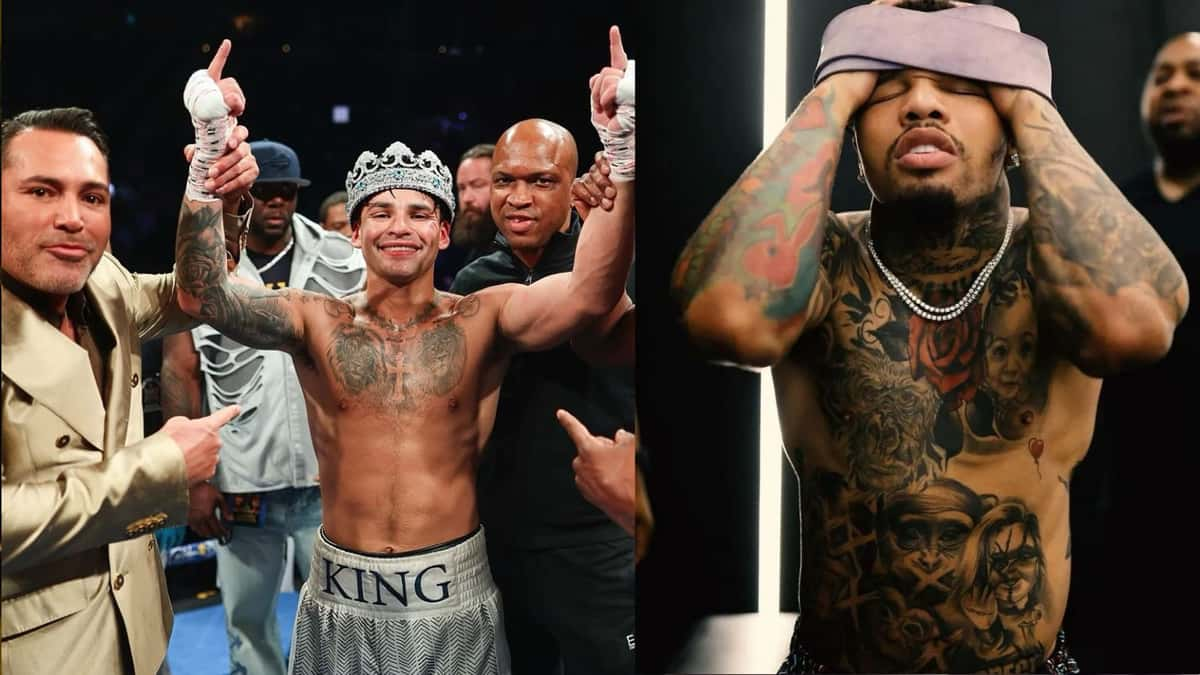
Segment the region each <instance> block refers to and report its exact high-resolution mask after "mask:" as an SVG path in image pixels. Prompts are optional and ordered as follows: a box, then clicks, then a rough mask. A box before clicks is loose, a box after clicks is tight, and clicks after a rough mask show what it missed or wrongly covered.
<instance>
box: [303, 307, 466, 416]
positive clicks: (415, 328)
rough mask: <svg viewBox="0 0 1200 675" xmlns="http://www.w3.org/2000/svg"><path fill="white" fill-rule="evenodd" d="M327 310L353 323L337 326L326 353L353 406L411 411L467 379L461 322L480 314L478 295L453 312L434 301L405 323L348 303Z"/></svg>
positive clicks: (449, 391) (337, 380)
mask: <svg viewBox="0 0 1200 675" xmlns="http://www.w3.org/2000/svg"><path fill="white" fill-rule="evenodd" d="M326 309H327V312H328V313H329V314H330V316H333V317H335V318H342V317H347V318H349V319H350V321H349V322H341V323H339V324H338V325H337V326H336V328H335V329H334V334H333V337H332V339H331V341H330V344H329V347H328V349H327V350H326V359H327V361H328V364H329V367H330V370H331V372H332V375H333V378H334V380H335V382H336V384H337V386H338V387H339V388H340V389H341V391H342V393H343V394H344V395H345V396H346V398H347V399H349V402H350V403H354V404H361V405H365V406H368V407H370V408H373V409H378V410H385V411H386V410H391V411H396V412H411V411H413V410H417V409H419V408H420V407H421V406H422V404H424V403H426V402H427V401H428V400H429V399H430V398H431V397H442V396H446V395H448V394H450V393H451V392H453V391H454V388H455V387H457V386H458V385H459V383H460V382H461V381H462V379H463V374H464V372H465V371H466V362H467V338H466V332H465V331H464V330H463V328H462V327H461V326H460V325H459V323H458V322H459V320H461V319H464V318H469V317H471V316H474V315H475V314H477V313H478V311H479V299H478V298H477V297H475V296H467V297H465V298H461V299H459V300H458V301H456V302H455V304H454V305H453V307H452V309H451V310H450V311H445V310H444V308H443V307H442V306H441V304H440V303H438V302H434V303H431V304H430V305H429V306H428V307H427V308H425V309H424V310H423V311H422V312H420V313H419V314H418V315H417V316H415V317H413V318H412V319H410V320H409V321H408V322H406V323H404V324H403V325H401V324H397V323H395V322H393V321H391V320H389V319H387V318H384V317H379V316H369V315H365V314H357V315H356V313H355V312H354V310H353V308H352V306H350V305H348V304H347V305H346V309H343V308H341V307H338V306H332V305H331V306H329V307H327V308H326ZM442 312H444V314H443V315H441V316H439V313H442ZM356 316H358V319H357V320H355V317H356Z"/></svg>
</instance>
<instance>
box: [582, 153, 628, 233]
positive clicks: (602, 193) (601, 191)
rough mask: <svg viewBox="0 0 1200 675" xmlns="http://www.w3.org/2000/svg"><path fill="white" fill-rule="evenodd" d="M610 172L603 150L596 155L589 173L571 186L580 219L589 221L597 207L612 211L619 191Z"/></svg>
mask: <svg viewBox="0 0 1200 675" xmlns="http://www.w3.org/2000/svg"><path fill="white" fill-rule="evenodd" d="M610 171H611V168H610V167H609V164H608V158H606V157H605V156H604V151H603V150H601V151H599V152H597V153H596V159H595V161H594V162H593V163H592V167H591V168H590V169H589V170H588V172H587V173H585V174H583V175H582V176H580V177H579V178H576V179H575V182H573V183H572V184H571V206H573V207H574V208H575V212H576V213H578V214H579V217H580V218H582V219H584V220H587V217H588V213H590V212H591V210H592V209H593V208H595V207H597V206H599V207H600V208H601V209H604V210H605V211H612V209H613V200H614V199H616V197H617V189H616V188H615V187H614V186H613V183H612V180H610V179H609V177H608V176H609V172H610Z"/></svg>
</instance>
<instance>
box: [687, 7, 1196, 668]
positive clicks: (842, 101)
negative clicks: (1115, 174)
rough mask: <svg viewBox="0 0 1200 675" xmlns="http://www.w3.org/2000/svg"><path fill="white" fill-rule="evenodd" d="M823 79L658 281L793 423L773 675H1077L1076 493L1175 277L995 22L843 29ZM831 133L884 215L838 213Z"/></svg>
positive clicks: (894, 20) (1161, 320)
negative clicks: (790, 544) (848, 147)
mask: <svg viewBox="0 0 1200 675" xmlns="http://www.w3.org/2000/svg"><path fill="white" fill-rule="evenodd" d="M815 81H816V85H815V87H814V88H813V90H812V91H811V92H810V93H809V94H808V95H807V96H806V97H805V98H804V100H803V101H801V103H800V105H799V107H798V109H797V110H796V112H795V113H794V114H793V115H792V117H791V118H790V120H789V121H788V123H787V125H786V127H785V128H784V130H783V131H782V132H781V133H780V135H779V137H778V138H777V139H776V140H775V141H774V142H773V143H772V144H771V146H770V147H769V148H767V150H766V151H765V152H764V153H763V154H762V155H760V156H759V157H758V159H756V160H755V162H754V163H753V164H752V165H751V166H750V167H749V169H748V170H747V171H746V173H745V174H744V175H743V176H742V177H741V179H740V180H739V181H738V183H737V184H735V185H734V186H733V187H732V188H731V189H730V190H729V192H728V193H727V194H726V195H725V196H724V197H723V198H722V200H721V201H720V202H719V203H718V204H717V205H716V207H715V208H714V209H713V211H712V213H711V214H710V215H709V216H708V218H707V219H706V220H705V222H704V223H702V224H701V226H700V228H699V230H698V231H697V232H696V234H695V235H694V236H693V238H692V240H691V241H690V242H689V244H688V246H687V248H686V250H685V251H684V253H683V255H682V257H681V259H680V261H679V264H678V266H677V269H676V273H675V278H674V285H675V289H676V291H677V292H678V294H679V296H680V299H681V301H682V303H683V305H684V310H685V321H686V324H687V328H688V330H689V331H690V333H691V335H692V337H693V338H694V340H695V341H696V342H697V343H698V344H699V345H701V346H702V347H704V348H706V349H708V350H709V351H710V352H711V353H712V354H713V355H714V356H715V357H717V358H721V359H723V360H726V361H733V362H736V363H740V364H743V365H748V366H758V367H765V366H770V367H772V374H773V376H774V381H775V389H776V393H777V396H778V405H779V409H780V410H781V411H784V414H782V415H781V423H782V428H783V434H784V443H785V446H786V449H787V453H788V456H789V458H790V459H791V461H792V463H793V466H794V467H795V469H796V472H797V474H798V476H799V480H800V486H801V508H802V515H803V521H802V523H803V537H804V539H803V548H802V559H803V563H802V565H803V570H802V571H803V574H802V576H801V585H800V586H801V606H802V614H801V618H800V620H799V621H798V622H797V624H796V629H795V632H794V635H793V638H792V643H791V653H790V655H789V656H788V659H787V661H786V662H785V663H784V665H783V669H782V671H781V672H788V673H798V672H830V671H833V672H908V673H912V672H1006V673H1009V672H1011V673H1016V672H1051V673H1069V672H1079V671H1078V666H1077V665H1076V664H1075V662H1074V660H1073V659H1071V658H1070V657H1069V656H1068V655H1067V652H1066V648H1065V637H1064V634H1063V632H1062V631H1061V623H1062V617H1063V611H1064V607H1065V604H1066V598H1067V590H1068V586H1069V582H1070V533H1069V521H1068V508H1067V505H1068V486H1069V482H1070V479H1071V471H1072V469H1073V468H1074V467H1075V466H1076V465H1077V464H1078V463H1079V461H1080V460H1081V459H1082V458H1083V455H1084V452H1085V451H1086V448H1087V446H1088V441H1089V439H1090V436H1091V433H1092V428H1093V425H1094V423H1095V414H1096V401H1097V397H1098V395H1099V392H1100V379H1099V378H1100V377H1103V376H1105V375H1107V374H1110V373H1114V372H1117V371H1120V370H1123V369H1126V368H1129V367H1134V366H1137V365H1139V364H1145V363H1149V362H1152V361H1155V360H1157V359H1159V358H1161V357H1162V356H1163V355H1164V354H1165V353H1166V352H1167V350H1168V349H1169V348H1170V345H1171V340H1172V335H1173V332H1174V329H1175V326H1176V325H1177V324H1178V323H1179V321H1180V319H1181V317H1182V316H1183V314H1184V311H1185V310H1186V307H1187V303H1188V290H1187V283H1186V281H1185V279H1184V277H1183V274H1182V273H1181V271H1180V268H1179V265H1178V264H1177V263H1176V261H1175V259H1174V257H1173V256H1172V255H1171V252H1170V251H1169V250H1168V249H1167V248H1166V246H1164V245H1163V243H1162V241H1161V240H1160V239H1159V237H1158V235H1157V234H1155V231H1154V228H1153V227H1151V225H1150V224H1149V223H1147V222H1146V220H1145V219H1144V218H1143V217H1142V216H1141V215H1139V214H1138V212H1137V211H1136V210H1135V209H1134V208H1133V207H1131V206H1130V205H1129V203H1128V202H1127V201H1126V200H1125V198H1124V197H1123V196H1122V195H1121V192H1120V191H1119V190H1118V189H1117V188H1116V186H1114V185H1113V183H1112V182H1111V181H1110V180H1109V179H1108V177H1107V176H1105V175H1104V173H1103V171H1101V169H1100V167H1099V166H1097V165H1096V162H1095V161H1094V160H1092V158H1091V157H1089V156H1088V154H1087V152H1085V151H1084V149H1083V148H1082V147H1081V146H1080V145H1079V143H1078V141H1076V140H1075V138H1074V136H1073V135H1072V133H1071V131H1070V130H1069V129H1068V128H1067V126H1066V124H1065V123H1064V122H1063V119H1062V117H1061V116H1060V115H1059V113H1058V111H1057V110H1056V109H1055V107H1054V104H1053V103H1052V101H1051V94H1050V64H1049V57H1048V54H1047V51H1046V47H1045V45H1044V44H1043V43H1041V42H1040V41H1038V40H1036V39H1034V38H1032V37H1030V36H1028V35H1024V34H1022V33H1021V32H1020V27H1019V24H1018V23H1017V21H1016V19H1015V18H1014V17H1013V16H1012V15H1011V14H1009V13H1008V12H1006V11H1004V10H1002V9H998V8H996V7H991V6H972V5H966V4H964V3H950V2H937V1H926V2H900V3H886V4H885V3H877V4H873V5H868V6H863V7H856V8H853V9H851V10H848V11H846V12H844V13H842V14H841V15H839V16H838V17H836V18H835V19H834V20H833V21H832V22H831V23H830V24H829V26H828V27H827V29H826V31H825V35H824V39H823V44H822V51H821V57H820V60H819V63H818V67H817V72H816V78H815ZM847 129H850V130H851V131H852V132H853V136H854V139H855V142H856V145H857V150H858V159H859V168H860V172H861V176H862V180H863V181H864V182H865V183H866V184H867V185H868V187H869V188H870V190H871V193H872V195H873V200H872V203H871V204H870V209H869V210H867V211H863V212H857V213H839V214H834V213H831V212H830V211H829V210H828V208H829V195H830V191H831V189H832V187H833V185H832V181H833V177H834V174H835V171H834V169H835V166H836V162H837V160H838V157H839V154H840V152H841V143H842V139H843V138H844V136H845V132H846V130H847ZM1018 165H1019V166H1020V170H1021V171H1022V172H1023V175H1024V179H1025V183H1026V185H1027V186H1028V192H1029V199H1030V207H1029V208H1028V209H1025V208H1016V207H1013V206H1012V205H1011V204H1010V198H1009V184H1008V179H1007V177H1006V175H1005V170H1006V168H1007V169H1010V170H1011V169H1015V168H1016V167H1017V166H1018ZM1123 618H1124V619H1127V618H1128V617H1123ZM1118 620H1120V619H1118Z"/></svg>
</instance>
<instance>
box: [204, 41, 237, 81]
mask: <svg viewBox="0 0 1200 675" xmlns="http://www.w3.org/2000/svg"><path fill="white" fill-rule="evenodd" d="M231 48H233V44H232V43H231V42H230V41H229V40H228V39H226V40H221V46H220V47H217V53H216V54H214V55H213V60H212V63H209V64H208V76H209V77H211V78H212V79H213V82H220V81H221V71H222V70H224V69H225V60H226V59H228V58H229V50H230V49H231Z"/></svg>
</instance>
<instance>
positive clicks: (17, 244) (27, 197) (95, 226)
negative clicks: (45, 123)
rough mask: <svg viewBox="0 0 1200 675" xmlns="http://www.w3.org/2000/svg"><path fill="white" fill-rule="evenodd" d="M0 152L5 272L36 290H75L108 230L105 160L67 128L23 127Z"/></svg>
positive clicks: (1, 247)
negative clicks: (1, 161) (1, 157)
mask: <svg viewBox="0 0 1200 675" xmlns="http://www.w3.org/2000/svg"><path fill="white" fill-rule="evenodd" d="M4 150H5V153H4V154H5V156H4V170H3V172H2V175H0V183H2V185H3V188H2V189H3V200H2V201H0V213H2V216H0V220H2V222H3V225H2V226H0V242H2V243H0V256H2V258H3V268H4V272H5V273H6V274H8V275H10V276H11V277H13V278H14V279H16V280H17V281H19V282H21V283H23V284H25V285H27V286H29V287H31V288H33V289H35V290H38V291H41V292H43V293H48V294H51V295H56V296H65V295H70V294H72V293H76V292H78V291H80V290H81V289H82V288H83V285H84V283H85V282H86V281H87V279H88V276H90V275H91V273H92V270H93V269H95V268H96V265H97V264H98V263H99V262H100V256H101V255H103V253H104V248H105V247H106V246H107V245H108V238H109V235H110V234H111V231H112V220H111V214H110V212H109V192H108V161H107V160H106V159H105V158H104V155H103V153H101V152H100V148H98V147H97V146H96V144H95V143H94V142H92V141H91V140H90V139H88V138H86V137H84V136H80V135H79V134H74V133H70V132H66V131H50V130H44V129H30V130H28V131H22V132H19V133H18V134H17V135H16V136H14V137H13V138H12V139H11V140H10V141H9V142H8V143H7V144H6V147H5V149H4Z"/></svg>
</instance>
